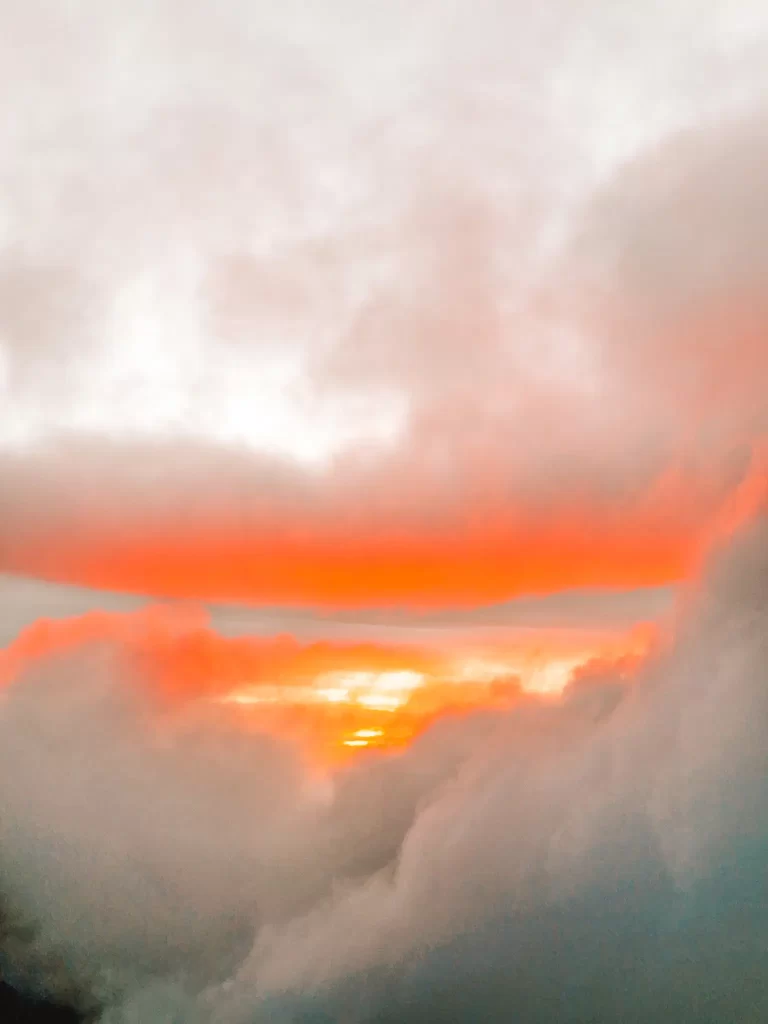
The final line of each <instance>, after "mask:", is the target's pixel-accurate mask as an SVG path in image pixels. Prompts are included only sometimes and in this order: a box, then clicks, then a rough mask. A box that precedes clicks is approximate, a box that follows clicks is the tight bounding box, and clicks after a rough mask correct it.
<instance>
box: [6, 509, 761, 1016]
mask: <svg viewBox="0 0 768 1024" xmlns="http://www.w3.org/2000/svg"><path fill="white" fill-rule="evenodd" d="M766 530H768V520H767V519H766V517H765V515H764V514H761V515H760V516H758V518H757V519H756V520H755V521H754V522H753V523H752V525H751V526H750V528H749V529H748V530H747V531H745V532H743V533H742V534H741V535H740V536H739V537H738V538H736V540H735V541H734V542H733V543H732V544H731V546H730V547H729V548H728V549H727V550H724V551H721V552H719V553H718V554H717V555H716V557H714V558H713V560H712V562H711V565H710V568H709V571H708V574H707V579H706V582H705V584H704V586H703V587H702V588H701V589H699V590H697V591H696V592H694V593H692V594H691V595H690V597H689V600H688V602H687V607H686V609H685V611H684V612H683V613H682V617H681V619H680V621H679V623H678V625H677V628H676V631H675V635H674V639H673V640H672V641H670V642H669V643H665V644H664V645H663V646H662V647H661V648H660V649H659V650H658V651H657V653H656V654H655V656H654V657H653V658H652V659H651V660H650V661H649V662H648V663H647V664H646V665H645V666H644V667H643V668H642V669H641V670H640V672H639V674H638V675H630V676H627V675H626V674H624V675H621V674H618V673H617V672H616V670H611V669H610V668H608V669H606V668H605V667H603V668H595V669H594V670H593V671H592V672H590V673H588V674H586V675H585V674H582V675H580V676H579V677H578V678H577V679H576V680H574V682H573V684H572V686H571V688H570V689H569V690H568V691H567V692H566V694H565V696H564V697H563V699H562V700H561V701H560V702H556V703H551V702H544V703H542V702H541V701H539V700H537V699H533V698H531V699H524V700H521V701H520V702H519V703H518V704H517V705H516V707H514V708H513V709H512V710H510V711H507V712H503V713H502V712H498V711H496V712H488V713H482V714H480V713H479V714H475V715H469V716H466V717H461V716H460V717H455V718H447V719H445V720H444V721H442V722H441V723H438V724H437V725H436V726H435V727H434V728H433V729H432V730H430V731H429V732H427V733H426V734H425V735H424V736H423V737H422V738H421V739H419V740H418V741H417V742H415V743H414V744H413V746H412V747H410V748H409V749H408V750H407V751H406V752H404V753H403V754H402V755H400V756H397V757H394V758H388V759H384V760H371V761H369V762H360V763H359V764H358V765H356V766H353V767H352V768H350V769H347V770H344V771H342V772H340V773H339V774H337V775H335V776H332V777H331V778H330V779H322V778H319V777H317V776H315V775H313V774H311V773H309V774H308V773H307V772H306V770H305V769H304V768H303V767H302V763H301V760H300V758H298V757H297V754H296V752H295V751H293V750H292V749H291V748H290V747H289V746H286V745H285V744H284V743H283V742H282V741H280V740H279V739H277V738H274V737H272V736H269V735H263V736H256V737H254V736H253V735H249V734H247V733H243V732H242V731H240V729H239V728H238V727H237V725H236V723H234V722H233V721H232V720H230V719H229V718H228V717H227V716H226V715H222V717H221V718H216V717H214V718H212V717H211V713H210V706H209V705H206V706H205V707H206V710H205V711H204V710H203V706H202V705H200V704H199V703H198V702H196V701H194V700H192V701H191V702H186V703H182V704H181V705H176V706H175V710H174V709H173V708H172V707H169V705H167V704H165V703H161V704H160V705H158V703H157V696H156V694H155V693H154V687H153V686H152V685H151V684H150V679H149V677H147V676H146V673H143V674H142V673H140V674H139V675H138V676H137V674H136V673H137V669H136V662H135V659H129V660H128V661H126V660H125V658H124V657H123V656H121V655H120V648H115V647H113V646H111V645H107V646H106V647H104V646H99V645H97V646H96V647H95V648H94V647H90V648H87V649H85V650H84V651H80V652H79V653H78V652H73V653H72V654H71V656H69V657H66V656H65V657H61V656H59V657H57V658H54V659H53V660H49V661H47V662H46V661H44V662H42V663H39V664H38V665H37V667H36V668H35V669H34V670H33V671H32V672H31V674H30V676H29V677H28V678H24V679H22V680H17V681H16V682H15V683H14V684H13V685H12V686H10V687H9V688H8V689H6V691H5V694H4V696H3V698H2V704H0V738H1V739H2V743H0V751H2V754H0V758H1V759H2V764H0V767H1V768H2V771H0V779H2V780H3V782H2V784H1V789H0V801H1V802H2V807H3V815H2V833H1V834H0V850H1V851H2V852H1V853H0V877H1V878H2V892H3V894H4V895H3V938H2V954H3V963H4V970H5V969H6V966H7V965H12V968H13V972H14V973H13V975H12V977H14V978H15V979H16V980H17V983H20V984H24V985H26V986H32V987H33V988H37V989H38V990H41V989H42V990H43V991H46V992H49V993H53V994H56V995H57V996H58V997H59V998H64V999H67V1000H70V1001H72V1002H75V1003H78V1004H79V1005H81V1006H83V1007H85V1008H87V1007H89V1006H90V1007H93V1008H100V1009H101V1011H102V1019H103V1020H104V1021H105V1022H106V1021H110V1022H117V1021H120V1022H121V1024H123V1022H125V1024H127V1022H130V1021H138V1020H141V1019H146V1017H147V1016H149V1017H151V1019H153V1020H157V1021H163V1020H167V1021H171V1020H178V1019H184V1020H185V1021H195V1020H197V1021H201V1022H203V1021H204V1022H215V1024H238V1022H242V1024H253V1022H254V1021H261V1020H265V1021H266V1020H270V1021H274V1020H279V1021H286V1022H298V1021H304V1022H306V1021H310V1020H311V1021H315V1020H349V1021H359V1022H363V1021H368V1022H373V1021H377V1022H381V1021H389V1020H400V1021H402V1020H406V1021H409V1020H420V1019H424V1017H425V1016H426V1017H428V1018H429V1019H439V1020H446V1021H456V1022H459V1021H465V1020H466V1021H470V1020H477V1019H478V1017H482V1019H487V1020H494V1019H504V1018H505V1016H506V1015H507V1014H509V1013H510V1012H514V1014H515V1016H516V1017H517V1019H520V1020H525V1021H532V1022H534V1021H544V1020H552V1019H553V1018H554V1019H557V1020H562V1021H570V1020H573V1021H576V1020H583V1019H585V1017H586V1018H589V1017H591V1018H593V1019H600V1020H606V1021H610V1020H622V1021H625V1020H633V1021H638V1022H645V1021H650V1020H658V1019H660V1017H665V1016H670V1015H675V1016H679V1017H684V1018H685V1019H686V1020H691V1021H697V1022H698V1021H715V1020H723V1019H730V1020H744V1019H749V1014H757V1015H758V1016H759V1015H760V1014H762V1013H763V1012H764V1010H765V1006H764V1001H765V990H764V986H763V985H762V982H761V979H762V976H763V971H762V965H763V957H764V953H763V949H764V945H765V922H764V898H765V894H764V860H765V827H764V820H763V819H764V815H765V767H766V766H765V758H766V754H765V742H764V740H765V728H764V725H765V715H764V708H763V704H764V700H763V691H764V689H765V643H764V635H765V625H766V610H767V609H766V603H765V593H764V585H763V583H764V577H765V572H766V555H767V553H768V533H766Z"/></svg>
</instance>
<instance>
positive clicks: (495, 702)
mask: <svg viewBox="0 0 768 1024" xmlns="http://www.w3.org/2000/svg"><path fill="white" fill-rule="evenodd" d="M652 637H653V632H652V630H650V629H649V628H647V627H638V628H635V629H633V630H631V631H629V632H585V631H564V630H559V631H553V630H548V631H530V632H529V633H520V632H518V634H514V635H513V634H510V635H508V636H506V637H505V638H500V639H497V640H495V641H494V642H493V643H492V644H489V643H488V642H486V641H483V642H481V641H478V643H477V644H471V645H470V644H467V643H466V642H465V641H463V642H462V645H461V646H457V645H455V644H453V645H452V644H450V643H446V644H445V645H444V646H443V647H442V648H440V649H437V648H435V649H430V650H426V649H424V648H423V647H416V646H406V645H402V646H383V645H380V644H370V643H369V644H331V643H313V644H308V645H302V644H300V643H299V642H298V641H297V640H296V639H294V638H293V637H290V636H279V637H270V638H254V637H242V638H235V639H233V638H226V637H223V636H220V635H218V634H217V633H215V632H213V631H212V630H211V629H210V628H209V627H208V625H207V619H206V615H205V613H203V612H202V611H199V610H195V609H189V608H164V607H159V608H158V607H148V608H144V609H142V610H140V611H138V612H133V613H128V614H119V613H102V612H99V613H93V614H90V615H85V616H82V617H81V618H75V619H64V620H57V621H39V622H37V623H35V624H34V625H33V626H31V627H30V628H28V629H27V630H25V631H24V632H23V633H22V634H21V635H20V636H19V637H18V639H17V640H16V641H15V642H14V643H13V644H11V646H10V647H8V648H6V649H5V650H3V651H0V683H5V684H13V682H14V680H16V679H17V678H18V677H19V676H20V675H21V674H22V673H23V672H24V671H25V670H26V669H28V668H29V667H30V666H33V665H35V664H40V663H42V662H44V661H45V660H46V659H48V658H55V657H59V656H61V655H67V654H70V653H72V652H74V651H77V650H78V649H81V648H85V647H87V646H89V645H93V644H94V643H96V644H98V643H100V642H109V643H111V644H114V645H117V646H118V647H119V648H120V649H121V650H122V651H123V652H124V653H125V654H126V655H127V656H128V658H129V659H130V660H129V664H130V663H131V662H132V663H133V664H135V665H137V667H138V669H139V671H138V672H137V673H136V677H137V678H138V679H141V680H142V681H143V684H144V686H145V687H146V688H147V692H148V693H151V694H153V695H154V696H155V698H156V699H158V700H160V701H161V702H167V701H171V702H174V703H175V702H179V701H181V702H185V701H187V700H199V699H204V700H212V701H215V702H217V703H219V704H222V705H229V706H230V707H231V708H233V709H237V713H238V714H239V715H240V716H241V720H242V722H243V724H244V726H246V727H248V728H256V729H260V730H268V731H274V732H278V733H281V734H284V735H286V736H289V737H292V738H293V739H294V740H298V741H299V742H300V743H301V744H302V745H303V746H304V747H305V748H306V749H307V750H308V751H309V752H310V753H312V754H314V755H316V756H317V757H319V758H321V760H323V761H324V762H326V763H328V762H329V761H330V762H332V761H336V760H338V759H339V758H343V757H344V756H345V755H349V754H354V753H356V752H359V751H361V750H366V749H370V748H376V749H396V748H397V747H400V746H402V745H404V744H407V743H408V742H410V741H411V740H412V738H413V737H414V736H415V735H417V734H418V733H419V732H421V731H422V730H423V729H424V728H426V726H427V725H428V724H429V723H430V722H432V721H434V719H435V718H436V717H439V716H440V715H443V714H446V713H449V712H450V713H460V712H466V711H471V710H473V709H479V708H494V707H509V706H510V705H511V704H512V703H514V702H515V701H516V700H518V699H520V696H521V694H522V693H523V692H524V691H525V690H538V691H543V692H549V693H557V692H559V690H560V689H562V687H563V686H564V685H565V683H566V682H567V681H568V679H569V678H570V676H571V673H572V672H573V671H574V669H576V668H578V667H579V666H583V665H584V664H586V663H587V662H589V661H592V660H595V659H605V660H608V661H611V660H613V659H617V658H620V657H622V656H626V655H639V654H642V653H643V652H644V651H645V650H647V648H648V646H649V644H650V643H651V641H652Z"/></svg>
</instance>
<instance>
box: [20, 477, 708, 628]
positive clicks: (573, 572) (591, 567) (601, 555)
mask: <svg viewBox="0 0 768 1024" xmlns="http://www.w3.org/2000/svg"><path fill="white" fill-rule="evenodd" d="M654 500H656V501H657V502H658V504H659V508H658V509H653V510H652V511H647V512H644V513H642V514H641V513H636V514H628V512H627V510H626V508H623V509H621V510H618V509H617V511H616V513H615V514H613V515H611V516H608V515H607V514H602V515H595V514H590V512H589V510H588V509H586V508H585V509H583V510H580V509H576V508H574V509H572V510H571V511H570V512H569V514H568V515H567V516H565V515H558V516H556V517H555V516H554V515H553V514H550V515H549V516H547V515H545V514H542V516H541V517H540V518H537V519H535V520H531V519H525V520H521V519H517V518H516V517H515V516H514V515H512V514H510V513H507V512H504V513H501V512H499V513H496V514H493V515H491V514H485V515H483V516H470V515H467V516H465V517H464V520H463V525H462V527H461V528H460V529H451V530H449V529H447V528H441V527H439V526H438V527H431V528H430V529H429V530H428V531H424V532H419V531H413V530H411V531H407V530H404V529H396V528H394V527H391V526H385V525H382V526H381V527H380V528H377V527H376V524H372V525H371V526H369V527H367V528H366V530H365V531H364V532H363V531H362V530H358V529H356V528H355V527H354V526H351V527H349V528H347V527H346V526H345V525H339V526H338V527H337V526H332V525H330V524H329V523H328V522H327V520H324V521H323V522H322V524H321V525H320V526H318V527H316V528H315V527H313V528H312V529H308V528H306V527H301V526H300V525H299V524H291V523H290V522H287V523H281V524H279V525H277V524H276V523H275V522H271V523H270V522H266V521H265V522H261V523H253V524H252V525H251V526H250V527H249V528H247V529H246V528H244V527H243V526H242V525H236V524H234V523H232V522H231V521H227V520H225V519H222V520H220V521H218V522H214V521H210V520H207V519H206V520H203V519H200V520H197V521H195V520H192V521H191V522H187V523H184V522H181V523H180V522H176V521H174V522H173V523H172V524H167V525H164V524H163V523H162V522H159V521H153V522H142V523H137V524H135V525H134V526H131V525H127V524H123V525H122V526H120V527H117V526H114V527H113V528H109V527H107V526H102V527H101V528H99V527H98V525H97V524H89V527H88V529H87V530H85V529H83V531H82V533H80V532H79V531H77V530H72V531H70V532H69V533H68V535H67V537H66V539H62V540H59V539H58V538H57V537H52V536H47V537H46V536H35V537H34V538H33V539H30V540H29V542H28V543H26V544H15V545H14V547H13V548H12V549H9V552H8V554H7V555H6V559H10V561H7V562H6V568H9V569H12V570H14V571H19V572H26V573H29V574H33V575H38V576H41V577H44V578H48V579H55V580H62V581H68V582H76V583H81V584H85V585H89V586H94V587H100V588H105V589H113V590H123V591H130V592H134V593H142V594H153V595H155V596H160V597H163V598H173V599H177V598H181V599H206V600H208V599H210V600H224V601H227V600H229V601H245V602H253V603H263V604H275V605H283V606H301V605H314V606H320V607H327V608H339V607H356V608H361V607H386V606H392V605H399V606H408V607H411V608H423V609H428V608H437V607H446V606H456V607H471V606H473V605H477V604H482V603H494V602H501V601H504V600H507V599H509V598H512V597H514V596H517V595H520V594H523V593H547V592H552V591H556V590H562V589H566V588H569V587H582V586H598V587H612V586H617V587H627V588H630V587H635V586H645V585H660V584H665V583H668V582H671V581H678V580H680V579H682V578H684V577H685V576H687V575H688V573H689V571H690V570H691V567H692V565H693V564H694V561H695V555H696V551H697V545H698V541H699V539H700V537H701V535H702V530H703V522H704V521H703V520H702V517H701V515H700V514H699V513H698V512H697V511H696V509H695V508H694V506H693V505H692V504H691V503H690V502H686V501H684V500H682V499H680V500H678V496H677V495H671V496H670V495H669V494H667V493H666V492H664V493H660V494H659V495H657V496H656V497H655V499H654ZM339 521H340V523H342V524H343V519H342V518H341V517H340V520H339Z"/></svg>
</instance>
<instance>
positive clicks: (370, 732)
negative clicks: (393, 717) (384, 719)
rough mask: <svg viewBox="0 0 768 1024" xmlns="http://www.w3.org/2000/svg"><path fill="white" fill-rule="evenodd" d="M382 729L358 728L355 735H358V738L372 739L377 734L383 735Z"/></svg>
mask: <svg viewBox="0 0 768 1024" xmlns="http://www.w3.org/2000/svg"><path fill="white" fill-rule="evenodd" d="M383 735H384V731H383V729H358V730H357V732H356V733H355V736H359V737H360V739H365V740H372V739H375V738H376V737H377V736H383Z"/></svg>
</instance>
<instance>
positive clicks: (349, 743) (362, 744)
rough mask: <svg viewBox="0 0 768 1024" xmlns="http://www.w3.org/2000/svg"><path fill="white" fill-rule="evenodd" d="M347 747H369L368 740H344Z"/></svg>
mask: <svg viewBox="0 0 768 1024" xmlns="http://www.w3.org/2000/svg"><path fill="white" fill-rule="evenodd" d="M344 746H345V747H367V746H368V740H344Z"/></svg>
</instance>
